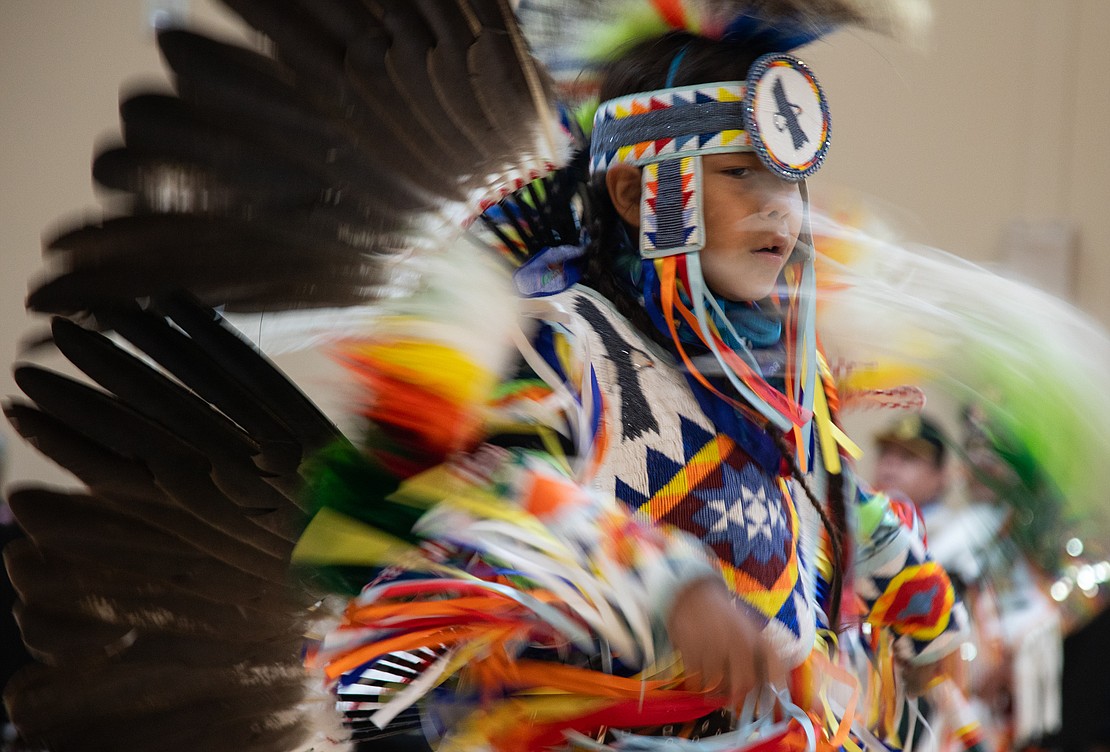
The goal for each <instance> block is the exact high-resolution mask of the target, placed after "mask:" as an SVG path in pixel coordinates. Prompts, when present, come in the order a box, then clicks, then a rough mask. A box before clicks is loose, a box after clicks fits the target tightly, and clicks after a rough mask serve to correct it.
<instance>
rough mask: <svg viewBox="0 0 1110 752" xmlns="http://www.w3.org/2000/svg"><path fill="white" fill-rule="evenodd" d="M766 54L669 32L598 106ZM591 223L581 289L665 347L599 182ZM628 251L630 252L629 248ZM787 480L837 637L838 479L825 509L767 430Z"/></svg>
mask: <svg viewBox="0 0 1110 752" xmlns="http://www.w3.org/2000/svg"><path fill="white" fill-rule="evenodd" d="M771 51H772V50H770V49H764V48H761V47H758V46H754V45H752V44H750V43H748V42H725V41H714V40H711V39H708V38H706V37H700V36H697V35H696V34H691V33H690V32H686V31H672V32H669V33H667V34H664V35H663V36H661V37H657V38H655V39H651V40H648V41H645V42H640V43H638V44H635V45H633V46H631V47H630V48H628V49H627V50H626V51H624V52H623V53H622V54H619V55H618V56H617V57H616V58H614V59H613V61H612V62H610V63H609V64H607V65H606V66H605V67H604V68H603V69H602V75H601V85H600V90H599V100H600V101H602V102H605V101H607V100H609V99H615V98H617V97H622V96H626V95H628V94H635V93H637V92H643V91H654V90H656V89H663V88H670V87H672V86H689V85H692V84H708V83H714V82H717V81H742V80H744V79H746V78H747V77H748V70H749V69H750V68H751V66H752V63H754V62H755V61H756V60H757V59H758V58H759V57H760V56H762V55H763V54H765V53H767V52H771ZM590 191H591V194H592V195H591V197H590V198H591V201H590V204H591V206H592V208H593V215H592V216H591V217H589V223H588V228H589V233H590V247H589V251H588V255H587V262H586V269H585V273H584V276H583V280H582V281H583V282H584V283H585V284H586V285H588V286H590V287H593V288H594V289H596V290H597V291H598V292H599V293H601V294H602V295H604V296H605V297H606V298H607V299H608V300H610V301H612V302H613V304H614V305H615V306H616V308H617V310H618V311H620V313H621V314H622V315H623V316H624V317H625V318H627V319H628V320H629V321H630V322H632V324H633V325H634V326H635V327H636V328H637V329H638V330H640V332H641V333H643V334H644V335H645V336H648V337H650V338H651V339H653V340H655V341H656V342H659V343H661V344H663V345H664V346H666V347H670V346H672V343H671V342H670V340H669V338H668V337H666V336H665V335H664V334H662V333H661V332H660V331H659V330H658V329H657V328H656V327H655V326H654V324H652V322H651V319H650V318H649V317H648V314H647V312H646V311H645V310H644V309H643V307H642V306H641V305H640V304H639V302H638V301H636V300H634V299H633V298H632V297H631V295H630V294H629V293H628V292H627V289H626V287H625V285H624V284H622V283H621V282H620V280H619V279H618V276H617V274H618V272H617V261H618V255H619V254H620V253H621V252H622V251H623V252H627V249H628V245H629V243H630V242H634V241H632V238H634V235H633V234H631V233H634V230H633V229H632V228H630V227H629V226H628V225H626V224H625V223H624V221H623V220H621V218H620V216H619V215H618V214H617V211H616V209H615V208H614V207H613V202H612V200H611V199H610V198H609V191H608V188H607V187H606V185H605V175H604V174H600V175H598V176H596V177H595V179H594V180H593V181H592V183H591V186H590ZM633 248H635V245H633ZM766 430H767V431H768V433H769V434H770V435H771V436H772V437H773V438H774V440H775V444H776V446H777V447H778V449H779V452H780V453H781V454H782V456H783V460H784V461H785V462H786V464H787V466H788V467H789V469H790V474H791V475H792V476H793V477H794V479H795V480H797V481H798V483H799V484H800V485H801V487H802V489H803V491H804V493H805V495H806V497H807V498H808V499H809V501H810V503H811V504H812V505H813V507H814V508H815V509H816V510H817V513H818V515H819V516H820V517H821V522H822V524H823V526H824V528H825V530H826V532H827V533H828V537H829V545H830V549H831V551H830V553H831V554H832V558H833V561H834V566H833V572H832V577H831V578H830V579H831V582H830V583H829V585H830V591H831V592H830V594H829V603H828V611H829V613H828V614H827V616H828V618H829V625H830V626H831V627H832V629H834V630H835V629H837V627H838V624H839V620H840V600H841V592H842V589H843V577H844V573H845V571H846V569H847V564H848V546H847V540H848V533H847V510H846V500H845V498H844V497H845V493H844V492H845V489H844V481H845V479H844V477H843V476H841V475H831V476H830V477H829V488H828V498H827V502H828V509H827V510H826V508H825V506H824V505H823V504H822V503H821V502H820V500H818V498H817V497H816V496H815V495H814V493H813V491H812V489H811V488H810V485H809V483H808V482H807V481H806V478H805V475H804V474H803V473H802V472H801V470H800V468H799V467H798V463H797V460H796V458H795V456H794V448H793V447H792V446H791V445H790V444H789V442H787V441H786V439H785V437H783V436H782V434H780V433H779V432H778V431H776V430H775V429H774V428H771V427H768V428H767V429H766Z"/></svg>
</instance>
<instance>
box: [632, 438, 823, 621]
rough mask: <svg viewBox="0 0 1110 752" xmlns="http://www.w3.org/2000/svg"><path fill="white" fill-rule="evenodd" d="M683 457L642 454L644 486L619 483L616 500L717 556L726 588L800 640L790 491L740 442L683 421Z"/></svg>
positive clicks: (795, 530) (794, 519) (794, 523)
mask: <svg viewBox="0 0 1110 752" xmlns="http://www.w3.org/2000/svg"><path fill="white" fill-rule="evenodd" d="M681 427H682V443H683V456H682V457H669V456H667V455H665V454H664V453H662V452H659V451H658V450H655V449H648V451H647V452H646V453H645V468H644V469H645V471H646V473H645V475H644V476H643V477H646V480H647V484H646V487H645V486H642V487H640V488H636V487H635V485H636V484H635V483H633V482H629V481H628V480H627V479H626V478H620V477H618V478H617V479H616V484H615V489H614V490H615V494H616V496H617V498H619V499H620V500H621V501H623V502H624V503H625V504H627V505H628V506H630V507H631V508H632V509H634V510H635V511H636V512H637V514H638V515H640V516H642V517H643V518H646V519H649V520H651V521H653V522H655V523H656V524H665V525H673V526H674V527H677V528H679V529H682V530H685V531H687V532H689V533H691V534H693V535H695V536H697V537H698V538H700V539H701V540H702V541H703V542H704V543H705V544H706V545H708V546H709V547H710V548H712V549H713V551H714V552H715V553H716V554H717V557H718V558H719V559H720V563H721V569H722V572H723V574H724V578H725V582H726V583H727V584H728V586H729V587H730V588H731V589H732V590H733V591H734V592H736V593H738V594H740V595H741V596H742V598H743V600H744V601H745V602H746V603H747V604H748V605H750V606H752V607H753V608H755V609H756V610H757V611H758V612H759V613H761V614H762V615H763V616H764V617H765V618H767V619H768V620H773V621H775V622H778V623H779V624H780V625H781V626H783V627H785V628H786V629H788V630H789V631H790V633H791V634H793V635H794V636H795V637H798V636H800V626H799V617H798V613H797V610H796V598H798V597H801V598H802V602H804V601H805V598H804V594H803V590H802V582H801V578H800V576H799V572H800V567H799V561H798V554H797V551H798V545H797V541H798V524H799V523H798V516H797V514H796V512H795V510H794V505H793V502H792V501H791V499H790V496H789V494H788V493H786V487H785V484H783V483H781V482H780V479H779V478H778V477H776V476H773V475H769V474H767V473H766V472H765V471H764V470H763V469H762V468H761V467H760V466H759V465H758V464H757V463H755V462H754V461H752V459H751V457H749V456H748V455H747V453H745V452H744V451H743V450H742V449H741V448H740V447H739V445H737V444H736V442H735V441H734V440H733V439H732V438H731V437H729V436H727V435H725V434H713V433H710V432H709V431H707V430H705V429H704V428H701V427H699V426H698V425H696V424H695V423H694V422H693V421H690V420H687V419H685V418H682V419H681Z"/></svg>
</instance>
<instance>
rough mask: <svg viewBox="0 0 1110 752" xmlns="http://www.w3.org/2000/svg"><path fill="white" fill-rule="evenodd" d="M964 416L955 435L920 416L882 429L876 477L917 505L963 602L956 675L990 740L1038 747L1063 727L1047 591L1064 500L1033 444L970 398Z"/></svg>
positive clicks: (1058, 627) (1056, 639) (1058, 637)
mask: <svg viewBox="0 0 1110 752" xmlns="http://www.w3.org/2000/svg"><path fill="white" fill-rule="evenodd" d="M961 418H962V424H963V425H962V429H963V436H962V440H961V442H960V443H956V442H955V441H953V440H952V438H950V437H949V436H947V435H946V434H945V433H944V431H943V430H942V429H941V428H940V426H939V423H938V422H937V421H935V420H932V419H929V418H927V417H922V416H917V415H914V416H910V417H907V418H903V419H901V420H899V421H897V422H896V423H894V424H892V425H890V426H889V427H888V428H887V429H885V430H883V431H882V432H880V433H879V434H878V435H876V436H875V444H876V447H877V460H876V467H875V479H874V482H875V485H876V486H877V487H878V488H879V489H880V490H883V491H886V492H887V493H889V494H890V495H891V496H893V497H896V498H899V497H900V498H903V499H904V500H905V501H908V502H912V503H913V505H914V507H915V508H916V511H917V514H918V515H919V516H920V518H921V519H923V520H924V523H925V532H926V534H927V536H928V542H929V548H930V550H931V551H932V553H933V555H934V556H935V558H936V559H937V560H938V561H939V562H940V563H941V564H943V565H944V567H945V569H946V570H947V571H948V573H949V575H950V576H951V577H952V581H953V584H954V585H955V586H956V588H957V590H958V591H959V592H960V594H961V596H962V597H963V598H964V602H965V603H966V604H967V606H968V610H969V612H970V614H971V617H972V637H971V639H969V641H968V642H967V643H966V644H965V645H964V646H963V647H962V648H961V651H960V657H961V659H962V663H963V666H964V670H963V671H962V676H961V679H960V682H959V683H960V688H961V689H962V690H963V692H964V693H965V695H966V696H967V698H968V700H969V702H970V704H971V706H972V707H973V708H974V711H975V715H977V716H978V719H979V721H980V722H981V723H982V725H983V731H984V734H985V741H986V746H987V747H988V748H990V749H996V750H1008V749H1029V748H1033V747H1042V746H1044V745H1045V744H1046V743H1047V742H1050V741H1051V740H1052V739H1053V738H1054V735H1055V734H1056V733H1057V732H1058V731H1059V730H1060V725H1061V688H1060V679H1061V672H1062V665H1063V646H1062V634H1063V623H1062V619H1061V615H1060V611H1059V608H1058V607H1057V606H1056V604H1055V603H1054V602H1053V600H1052V599H1051V598H1050V597H1048V595H1047V591H1048V583H1049V581H1050V573H1053V572H1055V570H1056V569H1057V567H1058V566H1059V561H1058V549H1059V513H1058V510H1059V508H1060V504H1059V500H1058V499H1057V498H1055V497H1054V494H1055V491H1054V488H1053V486H1052V484H1051V483H1050V482H1049V481H1048V480H1047V479H1046V478H1045V476H1044V474H1043V473H1042V472H1040V471H1039V469H1038V468H1037V466H1036V464H1035V463H1034V462H1032V460H1031V458H1030V457H1029V455H1028V453H1027V452H1023V451H1022V449H1021V447H1020V445H1019V444H1018V443H1017V442H1016V441H1015V440H1014V439H1013V438H1012V437H1007V436H1005V435H1004V433H1003V432H1002V431H1001V429H1000V428H999V427H998V426H995V425H992V423H991V422H990V421H989V419H988V418H987V417H986V415H985V414H984V412H983V411H982V410H980V409H978V408H977V407H974V406H972V407H968V408H966V409H965V410H964V411H963V415H962V416H961ZM961 480H962V481H963V482H962V483H961V482H960V481H961ZM932 722H933V724H934V725H935V726H937V731H938V732H939V734H940V736H941V738H942V739H943V738H944V737H945V735H946V732H948V731H952V730H950V729H944V728H942V727H943V725H944V719H943V718H936V717H934V718H932ZM942 747H943V745H942Z"/></svg>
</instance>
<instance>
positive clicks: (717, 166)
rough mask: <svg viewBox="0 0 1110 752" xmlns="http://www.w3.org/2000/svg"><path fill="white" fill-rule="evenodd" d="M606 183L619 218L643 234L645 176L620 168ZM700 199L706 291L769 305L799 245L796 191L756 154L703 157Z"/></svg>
mask: <svg viewBox="0 0 1110 752" xmlns="http://www.w3.org/2000/svg"><path fill="white" fill-rule="evenodd" d="M605 179H606V184H607V186H608V189H609V196H610V197H611V198H612V200H613V206H614V207H616V209H617V212H618V213H619V214H620V216H621V217H622V218H623V219H624V221H625V222H627V223H629V224H630V225H633V226H634V227H639V226H640V195H641V189H640V170H639V169H638V168H635V167H631V166H629V165H615V166H613V167H611V168H610V169H609V172H608V173H607V174H606V178H605ZM701 195H702V205H703V209H704V212H705V239H706V242H705V247H704V248H702V250H701V253H700V259H701V268H702V273H703V275H704V277H705V282H706V284H708V285H709V288H710V289H711V290H713V292H715V293H716V294H718V295H720V296H722V297H724V298H727V299H728V300H734V301H738V302H739V301H753V300H761V299H763V298H765V297H767V295H769V294H770V293H771V291H772V290H773V289H774V287H775V282H776V280H777V279H778V276H779V272H781V271H782V268H783V266H785V265H786V260H787V259H788V258H789V257H790V252H791V251H793V250H794V245H795V244H796V243H797V242H798V233H799V232H800V231H801V227H802V198H801V191H800V189H799V187H798V184H797V183H788V182H786V181H785V180H782V179H781V178H779V177H778V176H777V175H775V174H774V173H772V172H771V171H770V170H768V169H767V168H766V167H765V166H764V165H763V163H762V162H761V161H759V157H757V156H756V155H755V154H753V153H751V152H737V153H730V154H712V155H708V156H705V157H702V191H701Z"/></svg>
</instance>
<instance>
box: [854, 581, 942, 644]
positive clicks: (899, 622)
mask: <svg viewBox="0 0 1110 752" xmlns="http://www.w3.org/2000/svg"><path fill="white" fill-rule="evenodd" d="M955 600H956V594H955V591H954V590H953V589H952V584H951V582H950V581H949V579H948V575H947V574H946V573H945V571H944V569H943V568H942V567H941V566H940V565H939V564H937V563H936V562H934V561H925V562H922V563H920V564H910V565H908V566H906V567H905V568H904V569H902V570H901V571H900V572H898V574H896V575H895V576H894V577H893V578H891V579H890V580H889V581H888V582H887V583H886V588H885V589H884V591H883V594H882V595H881V596H879V598H878V599H877V600H876V601H875V603H874V605H873V606H872V608H871V614H870V616H869V620H870V621H871V622H873V623H876V624H883V625H886V626H891V627H894V628H896V629H897V631H898V633H899V634H903V635H909V636H910V637H912V638H913V639H914V640H917V641H919V642H925V641H929V640H932V639H935V638H936V637H938V636H939V635H940V634H941V633H942V632H944V630H945V629H946V628H947V627H948V620H949V615H950V613H951V610H952V604H953V603H954V602H955Z"/></svg>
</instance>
